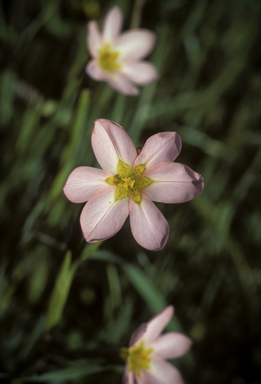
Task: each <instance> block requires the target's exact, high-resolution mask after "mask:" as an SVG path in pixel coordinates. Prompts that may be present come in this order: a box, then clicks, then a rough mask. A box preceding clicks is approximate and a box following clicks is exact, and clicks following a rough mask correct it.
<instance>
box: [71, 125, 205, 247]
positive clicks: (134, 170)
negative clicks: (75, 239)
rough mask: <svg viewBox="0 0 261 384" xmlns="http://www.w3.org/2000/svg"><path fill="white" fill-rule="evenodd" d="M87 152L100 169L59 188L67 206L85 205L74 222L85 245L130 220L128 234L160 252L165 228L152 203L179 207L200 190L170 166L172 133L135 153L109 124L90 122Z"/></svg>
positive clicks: (193, 176)
mask: <svg viewBox="0 0 261 384" xmlns="http://www.w3.org/2000/svg"><path fill="white" fill-rule="evenodd" d="M92 147H93V151H94V153H95V156H96V159H97V160H98V163H99V164H100V166H101V168H102V169H97V168H92V167H79V168H76V169H75V170H74V171H73V172H72V173H71V174H70V175H69V177H68V179H67V181H66V183H65V185H64V193H65V195H66V197H67V198H68V199H69V200H71V201H72V202H73V203H83V202H86V201H87V204H86V205H85V206H84V208H83V211H82V213H81V217H80V223H81V227H82V231H83V234H84V237H85V239H86V241H88V242H90V243H93V242H96V241H102V240H106V239H108V238H110V237H112V236H113V235H115V234H116V233H117V232H118V231H119V230H120V229H121V227H122V226H123V224H124V222H125V220H126V219H127V217H128V216H129V215H130V224H131V231H132V234H133V236H134V238H135V240H136V241H137V242H138V243H139V244H140V245H141V246H142V247H144V248H146V249H149V250H152V251H157V250H160V249H162V248H163V247H164V245H165V244H166V242H167V240H168V236H169V226H168V223H167V221H166V219H165V217H164V216H163V215H162V213H161V212H160V210H159V209H158V208H157V207H156V206H155V204H154V203H153V202H152V200H153V201H156V202H162V203H183V202H185V201H188V200H191V199H193V198H194V197H195V196H197V195H198V194H199V193H200V192H201V191H202V189H203V179H202V177H201V176H200V175H199V174H198V173H196V172H194V171H192V169H191V168H189V167H187V166H186V165H183V164H179V163H173V160H175V158H176V157H177V156H178V154H179V152H180V150H181V140H180V137H179V135H178V134H177V133H176V132H161V133H157V134H155V135H153V136H151V137H150V138H149V139H148V140H147V141H146V143H145V145H144V146H143V148H142V150H141V152H140V153H139V154H138V155H137V151H136V149H135V146H134V144H133V142H132V141H131V138H130V137H129V136H128V134H127V133H126V131H125V130H124V129H123V128H122V127H121V126H120V125H118V124H116V123H114V122H113V121H110V120H105V119H98V120H96V121H95V124H94V129H93V132H92Z"/></svg>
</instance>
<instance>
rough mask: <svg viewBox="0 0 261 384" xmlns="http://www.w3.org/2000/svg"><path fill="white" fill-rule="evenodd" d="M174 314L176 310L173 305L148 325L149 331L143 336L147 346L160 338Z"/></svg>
mask: <svg viewBox="0 0 261 384" xmlns="http://www.w3.org/2000/svg"><path fill="white" fill-rule="evenodd" d="M173 313H174V308H173V306H172V305H169V306H168V307H166V308H165V309H163V310H162V311H161V312H159V313H158V314H157V315H156V316H154V317H153V318H152V319H151V320H150V321H149V322H148V323H147V329H146V332H145V333H144V335H143V339H144V340H145V342H146V345H148V344H149V343H151V342H152V341H153V340H156V339H157V338H158V336H159V335H160V334H161V332H162V331H163V329H164V328H165V327H166V325H167V324H168V323H169V322H170V319H171V318H172V316H173Z"/></svg>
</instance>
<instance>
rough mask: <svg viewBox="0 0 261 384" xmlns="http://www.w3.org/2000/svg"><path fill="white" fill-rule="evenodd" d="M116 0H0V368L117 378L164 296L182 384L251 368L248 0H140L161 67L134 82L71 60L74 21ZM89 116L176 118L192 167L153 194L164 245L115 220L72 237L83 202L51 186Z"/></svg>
mask: <svg viewBox="0 0 261 384" xmlns="http://www.w3.org/2000/svg"><path fill="white" fill-rule="evenodd" d="M114 4H117V5H119V6H120V7H121V9H122V11H123V13H124V30H126V29H129V28H130V24H131V20H133V12H134V9H135V6H136V7H137V4H138V5H139V1H138V2H137V3H136V2H135V1H132V0H118V1H114V2H113V1H101V0H100V1H98V0H89V1H88V0H64V1H62V0H45V1H43V0H42V1H34V0H9V1H8V0H6V1H2V2H1V6H0V41H1V45H0V68H1V73H0V123H1V133H0V135H1V142H0V146H1V147H0V148H1V149H0V156H1V187H0V213H1V214H0V216H1V249H0V276H1V277H0V346H1V347H0V382H1V383H9V382H10V383H16V384H17V383H27V382H28V383H29V382H33V383H34V382H35V383H37V382H46V383H79V384H81V383H91V384H92V383H105V382H106V383H121V378H122V372H123V365H124V362H122V361H121V360H120V358H119V349H120V348H121V347H124V346H127V345H128V341H129V338H130V335H131V333H132V332H133V331H134V330H135V329H136V328H137V327H138V326H139V325H140V324H141V323H142V322H146V321H148V320H149V319H150V318H151V317H152V316H153V315H154V314H155V313H157V312H158V311H159V310H161V309H162V308H163V307H164V306H166V305H168V304H172V305H174V307H175V319H174V320H173V321H172V323H171V324H170V326H169V328H168V329H169V330H179V331H181V332H183V333H185V334H187V335H188V336H189V337H190V338H191V339H192V340H193V347H192V350H191V353H190V354H188V355H187V356H185V357H182V358H180V359H176V360H175V361H174V364H175V365H176V366H177V367H178V368H179V369H180V371H181V372H182V375H183V377H184V380H185V381H186V383H187V384H194V383H195V384H208V383H211V384H225V383H229V384H250V383H251V384H258V383H261V326H260V324H261V322H260V319H261V316H260V291H261V286H260V285H261V259H260V245H261V244H260V243H261V206H260V190H261V179H260V170H261V147H260V144H261V132H260V122H261V107H260V105H261V104H260V102H261V72H260V69H261V50H260V41H261V31H260V24H261V23H260V21H261V2H260V1H258V0H229V1H227V0H164V1H163V0H147V1H144V4H143V8H142V11H141V17H140V26H141V27H142V28H148V29H150V30H152V31H154V32H155V34H156V36H157V41H156V46H155V49H154V50H153V52H152V54H151V55H150V57H149V60H151V62H153V63H154V64H155V66H156V67H157V69H158V71H159V73H160V76H159V80H158V81H157V82H155V83H153V84H150V85H148V86H146V87H143V88H142V89H141V93H140V95H139V96H138V97H132V96H124V95H121V94H119V93H117V92H116V91H114V90H113V89H111V88H110V87H109V86H108V85H106V84H105V83H98V82H95V81H94V80H92V79H90V78H89V77H88V76H87V75H86V74H85V66H86V64H87V62H88V60H89V55H88V52H87V48H86V23H87V22H88V21H90V20H92V19H97V20H98V22H99V24H100V25H102V21H103V18H104V15H105V14H106V12H107V11H108V9H109V8H110V7H111V6H113V5H114ZM135 4H136V5H135ZM136 9H137V8H136ZM96 118H108V119H111V120H114V121H116V122H117V123H119V124H121V125H122V126H123V127H124V128H125V129H126V130H127V132H128V133H129V135H130V136H131V138H132V140H133V141H134V143H135V145H136V147H138V146H142V145H143V144H144V142H145V141H146V139H147V138H148V137H149V136H151V135H153V134H155V133H157V132H160V131H177V132H178V133H179V135H180V136H181V139H182V142H183V149H182V152H181V154H180V156H179V157H178V160H177V161H178V162H180V163H184V164H186V165H188V166H190V167H191V168H192V169H193V170H195V171H197V172H199V173H200V174H201V175H202V176H203V177H204V181H205V189H204V191H203V193H202V194H200V195H199V196H198V197H197V198H195V199H194V200H193V201H191V202H188V203H184V204H177V205H166V204H165V205H164V204H157V205H158V207H159V208H160V209H161V210H162V212H163V214H164V215H165V217H166V218H167V220H168V222H169V225H170V237H169V240H168V243H167V245H166V246H165V248H164V249H163V250H162V251H159V252H150V251H147V250H145V249H142V248H141V247H140V246H139V245H138V244H137V243H136V242H135V240H134V239H133V237H132V234H131V231H130V226H129V222H128V221H127V222H126V224H125V225H124V227H123V229H122V230H121V231H120V232H119V233H118V234H117V235H116V236H114V237H113V238H111V239H109V240H107V241H105V242H104V243H103V244H101V245H99V244H96V245H89V244H87V243H86V242H85V241H84V239H83V236H82V234H81V230H80V225H79V215H80V212H81V209H82V207H83V204H78V205H77V204H73V203H71V202H69V201H68V200H67V199H66V198H65V196H64V194H63V191H62V188H63V184H64V182H65V180H66V178H67V177H68V175H69V173H70V172H71V171H72V170H73V169H74V168H75V167H77V166H79V165H89V166H95V165H96V160H95V158H94V155H93V151H92V148H91V143H90V136H91V132H92V129H93V120H94V119H96ZM84 259H86V260H85V261H83V262H80V260H84ZM77 263H78V264H80V266H79V268H76V267H75V268H74V266H76V265H78V264H77ZM73 268H74V269H73ZM72 270H73V272H72Z"/></svg>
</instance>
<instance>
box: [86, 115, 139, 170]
mask: <svg viewBox="0 0 261 384" xmlns="http://www.w3.org/2000/svg"><path fill="white" fill-rule="evenodd" d="M92 148H93V151H94V154H95V156H96V159H97V160H98V163H99V164H100V166H101V167H102V168H103V169H105V170H107V171H110V172H112V173H114V174H117V166H118V162H119V159H121V160H122V161H123V162H124V163H126V164H128V165H129V166H131V165H132V163H133V161H134V159H135V157H136V156H137V152H136V149H135V146H134V144H133V142H132V141H131V138H130V137H129V135H128V134H127V132H126V131H125V130H124V129H123V128H122V127H121V126H120V125H119V124H116V123H114V122H113V121H111V120H106V119H97V120H95V122H94V129H93V132H92Z"/></svg>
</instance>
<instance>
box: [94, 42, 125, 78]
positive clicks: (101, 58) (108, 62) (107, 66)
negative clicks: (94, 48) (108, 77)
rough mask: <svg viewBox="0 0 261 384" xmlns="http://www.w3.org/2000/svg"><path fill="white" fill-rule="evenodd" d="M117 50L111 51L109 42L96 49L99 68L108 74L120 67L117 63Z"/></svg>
mask: <svg viewBox="0 0 261 384" xmlns="http://www.w3.org/2000/svg"><path fill="white" fill-rule="evenodd" d="M118 59H119V52H117V51H112V50H111V47H110V44H105V45H104V46H103V47H102V48H101V49H100V50H99V51H98V62H99V66H100V68H101V69H103V70H104V71H106V72H109V73H110V74H113V73H115V72H116V71H117V70H119V69H120V68H121V65H120V64H119V60H118Z"/></svg>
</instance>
